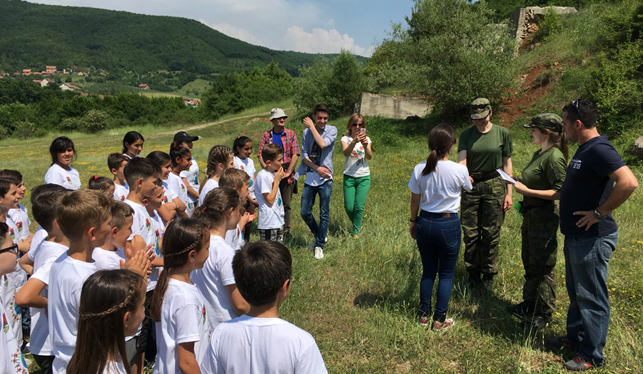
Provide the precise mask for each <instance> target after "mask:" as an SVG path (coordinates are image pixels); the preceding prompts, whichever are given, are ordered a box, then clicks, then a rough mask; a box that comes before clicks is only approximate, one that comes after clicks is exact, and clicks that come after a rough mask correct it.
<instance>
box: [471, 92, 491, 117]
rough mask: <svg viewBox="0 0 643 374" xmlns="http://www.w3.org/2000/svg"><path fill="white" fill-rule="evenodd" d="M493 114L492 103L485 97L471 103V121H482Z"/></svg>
mask: <svg viewBox="0 0 643 374" xmlns="http://www.w3.org/2000/svg"><path fill="white" fill-rule="evenodd" d="M489 113H491V103H490V102H489V100H488V99H485V98H484V97H480V98H477V99H475V100H473V102H472V103H471V119H481V118H485V117H486V116H488V115H489Z"/></svg>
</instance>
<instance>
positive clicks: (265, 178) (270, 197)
mask: <svg viewBox="0 0 643 374" xmlns="http://www.w3.org/2000/svg"><path fill="white" fill-rule="evenodd" d="M282 159H283V149H282V148H281V147H280V146H278V145H276V144H267V145H266V146H265V147H264V148H263V161H264V164H265V165H266V166H265V167H264V169H263V170H261V171H260V172H259V173H258V174H257V178H256V179H255V191H257V202H259V224H258V228H259V238H260V240H273V241H277V242H280V243H283V241H284V204H283V201H282V199H281V191H280V189H279V184H280V183H281V179H282V178H283V175H284V169H283V168H282V167H281V163H282Z"/></svg>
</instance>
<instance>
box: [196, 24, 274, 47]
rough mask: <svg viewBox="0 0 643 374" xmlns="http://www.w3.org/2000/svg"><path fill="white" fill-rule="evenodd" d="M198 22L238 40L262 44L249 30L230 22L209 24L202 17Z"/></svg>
mask: <svg viewBox="0 0 643 374" xmlns="http://www.w3.org/2000/svg"><path fill="white" fill-rule="evenodd" d="M199 22H201V23H203V24H204V25H206V26H208V27H210V28H213V29H215V30H217V31H219V32H222V33H224V34H226V35H228V36H231V37H233V38H237V39H239V40H243V41H244V42H248V43H250V44H255V45H263V43H262V41H261V39H259V38H257V37H256V36H254V35H253V34H252V33H251V32H250V31H248V30H246V29H242V28H239V27H235V26H232V25H231V24H229V23H226V22H224V23H219V24H210V23H207V22H206V21H204V20H202V19H200V20H199Z"/></svg>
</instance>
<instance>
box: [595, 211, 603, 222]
mask: <svg viewBox="0 0 643 374" xmlns="http://www.w3.org/2000/svg"><path fill="white" fill-rule="evenodd" d="M603 217H605V216H604V215H602V214H601V212H599V211H598V209H594V218H596V219H597V220H599V221H600V220H602V219H603Z"/></svg>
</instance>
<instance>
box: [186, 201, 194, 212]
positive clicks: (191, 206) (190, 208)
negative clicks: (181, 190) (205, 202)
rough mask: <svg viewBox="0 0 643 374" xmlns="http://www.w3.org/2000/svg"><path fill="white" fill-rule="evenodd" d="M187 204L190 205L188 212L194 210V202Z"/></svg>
mask: <svg viewBox="0 0 643 374" xmlns="http://www.w3.org/2000/svg"><path fill="white" fill-rule="evenodd" d="M186 204H188V210H192V208H194V206H193V204H194V202H192V201H188V202H187V203H186Z"/></svg>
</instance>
